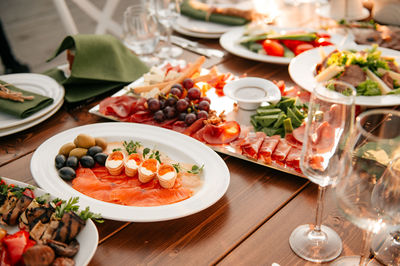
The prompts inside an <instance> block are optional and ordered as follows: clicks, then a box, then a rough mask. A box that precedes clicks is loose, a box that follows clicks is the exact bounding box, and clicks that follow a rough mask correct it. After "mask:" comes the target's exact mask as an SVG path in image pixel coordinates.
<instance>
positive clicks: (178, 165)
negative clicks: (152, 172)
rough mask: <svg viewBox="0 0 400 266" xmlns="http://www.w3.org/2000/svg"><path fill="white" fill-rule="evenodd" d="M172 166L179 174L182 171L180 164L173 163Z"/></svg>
mask: <svg viewBox="0 0 400 266" xmlns="http://www.w3.org/2000/svg"><path fill="white" fill-rule="evenodd" d="M172 166H173V167H174V168H175V170H176V172H177V173H179V171H181V170H182V166H181V165H180V164H179V163H173V164H172Z"/></svg>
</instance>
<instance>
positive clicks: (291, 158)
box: [285, 147, 301, 169]
mask: <svg viewBox="0 0 400 266" xmlns="http://www.w3.org/2000/svg"><path fill="white" fill-rule="evenodd" d="M300 155H301V149H299V148H293V147H292V148H291V149H290V151H289V153H288V155H287V156H286V161H285V162H286V165H288V166H291V167H293V168H295V169H300Z"/></svg>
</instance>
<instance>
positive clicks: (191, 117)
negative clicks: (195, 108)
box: [185, 113, 197, 125]
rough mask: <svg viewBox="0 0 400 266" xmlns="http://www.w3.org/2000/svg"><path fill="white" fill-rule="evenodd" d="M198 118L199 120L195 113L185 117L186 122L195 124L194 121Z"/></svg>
mask: <svg viewBox="0 0 400 266" xmlns="http://www.w3.org/2000/svg"><path fill="white" fill-rule="evenodd" d="M196 120H197V117H196V115H195V114H194V113H190V114H187V115H186V117H185V123H186V124H187V125H191V124H193V123H194V121H196Z"/></svg>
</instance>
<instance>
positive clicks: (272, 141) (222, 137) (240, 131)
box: [89, 61, 309, 177]
mask: <svg viewBox="0 0 400 266" xmlns="http://www.w3.org/2000/svg"><path fill="white" fill-rule="evenodd" d="M196 64H197V61H196V62H194V64H193V65H196ZM198 65H199V64H198ZM189 66H190V64H189ZM200 66H201V64H200ZM186 69H187V68H184V67H183V68H182V69H181V70H178V71H177V72H178V73H179V71H180V72H185V70H186ZM169 71H171V70H169ZM154 72H156V71H154ZM213 72H214V73H215V77H212V75H213ZM210 73H211V74H210ZM150 74H152V73H151V71H150ZM210 75H211V78H210ZM178 77H179V75H178ZM190 77H191V78H192V80H193V81H195V82H194V84H191V86H192V87H193V86H194V87H197V88H199V90H200V92H201V97H199V99H198V100H195V101H194V102H195V103H196V106H195V107H192V108H193V109H199V110H198V112H199V111H203V110H201V108H198V106H199V105H201V103H200V102H202V101H203V100H205V99H206V100H207V101H208V102H209V108H204V109H205V110H207V112H208V117H206V118H204V119H197V120H196V121H194V122H193V121H192V122H191V123H186V122H187V117H188V114H186V113H185V115H186V120H185V118H180V117H179V115H180V114H178V115H175V116H174V115H171V116H170V117H165V118H164V117H161V118H163V119H159V117H157V116H158V113H161V112H157V111H155V112H154V111H152V112H149V111H148V110H147V109H148V108H149V107H150V105H152V104H153V103H150V101H149V99H148V100H146V99H144V100H143V98H142V97H143V96H145V97H146V96H147V98H152V97H153V96H150V97H149V96H148V93H150V94H151V93H152V92H151V91H149V90H147V92H146V93H147V95H146V93H142V94H140V96H139V98H138V93H137V92H136V91H135V90H136V89H137V88H139V89H138V91H139V92H141V91H140V90H141V89H142V88H144V87H145V88H149V87H151V86H149V85H148V84H146V74H145V75H144V77H142V78H140V79H138V80H136V81H134V82H133V83H131V84H129V85H128V86H126V87H125V88H123V89H122V90H120V91H119V92H117V93H115V94H114V95H113V96H112V97H109V98H107V99H105V100H103V101H102V102H101V103H100V104H99V105H96V106H95V107H93V108H92V109H91V110H90V111H89V112H90V113H92V114H95V115H98V116H101V117H104V118H107V119H110V120H113V121H121V122H136V123H145V124H150V125H156V126H161V127H164V128H167V129H172V130H175V131H178V132H180V133H184V134H186V135H190V136H192V137H194V138H196V139H197V140H200V141H201V142H203V143H205V144H207V145H208V146H209V147H210V148H211V149H213V150H214V151H216V152H219V153H222V154H226V155H230V156H233V157H237V158H240V159H243V160H247V161H251V162H254V163H257V164H260V165H264V166H267V167H270V168H273V169H276V170H279V171H282V172H286V173H290V174H294V175H296V176H300V177H303V175H302V173H301V170H300V168H299V160H300V151H301V142H299V141H298V140H297V139H296V137H298V136H299V135H301V134H302V133H301V132H302V131H304V126H301V125H302V121H300V123H297V125H294V126H293V128H292V129H294V131H293V133H294V134H286V136H285V134H282V130H280V129H276V128H275V129H271V128H266V129H263V128H262V127H261V128H258V130H259V132H255V130H254V126H255V123H256V122H255V121H254V119H253V118H254V117H255V116H257V114H258V113H259V112H260V113H263V112H265V113H269V112H270V111H271V112H272V111H273V112H274V113H271V114H273V115H272V117H273V120H271V123H272V122H273V123H272V124H277V123H278V121H276V120H277V117H278V116H279V115H284V114H281V113H282V111H280V110H277V108H273V109H272V108H271V106H272V107H273V106H275V105H271V106H270V107H265V106H261V107H260V108H258V109H257V110H244V109H242V108H239V106H238V105H237V103H236V102H235V101H234V100H233V99H231V98H229V97H227V96H224V94H223V90H222V89H223V86H224V85H225V84H226V83H228V82H231V81H233V80H235V79H238V77H235V76H233V75H232V74H230V73H222V74H221V73H218V71H217V70H216V69H211V70H204V69H201V70H199V71H198V72H197V73H192V75H190ZM202 77H208V78H209V80H211V81H207V82H204V80H202ZM197 80H200V82H196V81H197ZM215 80H217V82H215ZM163 82H165V81H163ZM184 82H185V81H183V79H181V80H180V83H181V84H184V85H185V83H184ZM172 83H176V81H175V82H172ZM143 84H145V85H143ZM278 85H279V86H278V87H279V88H280V89H281V91H282V94H283V95H284V96H285V97H283V98H282V101H286V102H290V103H295V102H297V100H296V99H299V98H302V100H303V101H304V99H307V98H308V96H309V93H308V92H305V91H301V90H300V89H298V88H297V87H292V88H286V89H285V85H284V83H283V82H280V83H279V84H278ZM146 86H147V87H146ZM173 86H175V85H172V87H173ZM184 87H185V86H184ZM189 90H190V88H189ZM189 90H188V91H189ZM132 91H135V93H132ZM171 92H172V89H171ZM186 93H187V92H186ZM133 95H134V96H133ZM184 96H185V95H179V96H178V97H177V98H178V99H179V100H181V99H183V98H185V99H186V98H187V97H188V96H187V95H186V97H184ZM299 96H300V97H299ZM167 97H168V96H167ZM179 100H178V101H179ZM190 102H191V105H192V102H193V101H190ZM286 102H285V103H286ZM149 103H150V104H149ZM175 104H176V103H175ZM264 104H266V105H268V103H263V104H262V105H264ZM278 105H279V104H278ZM124 106H125V107H126V106H130V107H129V108H131V107H132V106H135V107H133V109H135V108H136V111H133V113H131V114H128V113H129V112H130V111H127V109H126V108H124ZM114 107H115V108H116V109H114V111H115V110H117V109H118V110H119V111H121V110H122V114H121V113H120V114H119V115H118V114H116V113H113V112H114V111H110V109H113V108H114ZM293 107H294V106H293ZM129 108H128V109H129ZM264 108H265V109H271V110H270V111H265V110H263V109H264ZM294 108H295V107H294ZM131 109H132V108H131ZM165 109H168V108H165ZM189 109H190V106H189ZM299 109H300V110H301V108H299ZM105 110H109V111H110V112H109V113H108V112H107V111H105ZM296 110H297V108H296ZM119 111H117V112H119ZM168 111H169V110H168ZM168 111H167V112H166V110H164V115H165V116H167V115H168ZM275 111H276V112H275ZM126 112H127V113H126ZM279 112H281V113H279ZM301 112H302V113H303V114H304V113H305V112H306V110H301ZM298 113H300V112H298ZM121 115H122V116H121ZM162 115H163V114H161V116H162ZM305 115H306V114H305ZM284 116H285V118H286V115H284ZM300 116H302V115H301V114H300ZM197 117H199V115H198V114H197ZM221 117H223V119H222V121H221V120H219V122H217V123H214V124H207V123H209V122H208V121H209V120H213V119H216V120H218V119H219V118H221ZM200 118H201V116H200ZM303 118H304V117H303ZM185 121H186V122H185ZM281 122H283V120H282V121H281ZM267 123H270V122H267ZM271 123H270V124H271ZM261 124H265V121H262V122H261ZM281 124H282V123H281ZM203 125H205V126H203ZM290 126H291V127H292V125H290ZM281 127H282V128H283V125H282V126H281ZM297 128H298V129H297ZM271 130H278V131H276V132H275V131H273V132H272V133H271V132H270V131H271ZM210 132H211V133H210ZM265 132H267V133H265ZM272 135H280V137H277V136H274V137H272ZM215 138H216V139H215ZM263 144H264V147H263Z"/></svg>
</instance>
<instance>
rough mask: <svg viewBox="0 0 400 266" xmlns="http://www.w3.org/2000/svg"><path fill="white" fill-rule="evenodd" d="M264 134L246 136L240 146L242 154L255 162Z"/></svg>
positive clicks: (252, 133)
mask: <svg viewBox="0 0 400 266" xmlns="http://www.w3.org/2000/svg"><path fill="white" fill-rule="evenodd" d="M264 138H265V133H264V132H257V133H254V132H251V133H249V134H248V135H247V137H246V138H245V140H244V142H243V143H242V144H241V146H240V148H241V149H242V154H243V155H245V156H247V157H249V158H253V159H255V160H257V158H258V151H259V150H260V147H261V145H262V143H263V141H264Z"/></svg>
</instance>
